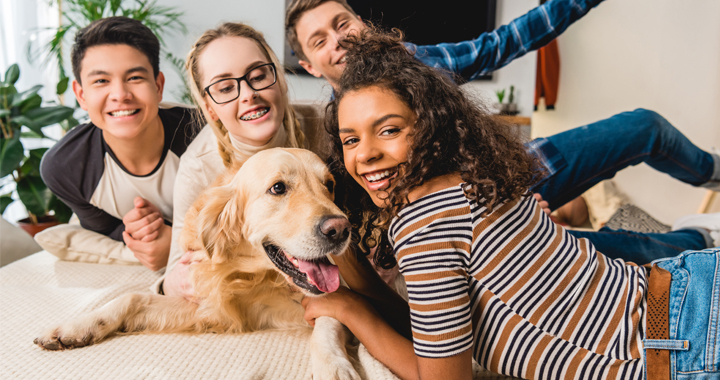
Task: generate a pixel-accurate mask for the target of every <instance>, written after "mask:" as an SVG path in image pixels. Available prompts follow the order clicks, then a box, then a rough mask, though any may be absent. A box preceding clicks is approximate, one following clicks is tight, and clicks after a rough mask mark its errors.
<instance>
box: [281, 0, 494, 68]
mask: <svg viewBox="0 0 720 380" xmlns="http://www.w3.org/2000/svg"><path fill="white" fill-rule="evenodd" d="M286 1H287V2H289V0H286ZM348 4H350V6H351V7H352V8H353V9H354V10H355V12H356V13H357V14H358V15H359V16H360V17H361V18H362V19H363V20H367V21H370V22H372V23H373V24H375V25H380V26H382V27H383V28H386V29H389V28H398V29H400V30H402V31H403V33H404V34H405V40H407V41H410V42H412V43H414V44H417V45H434V44H438V43H442V42H460V41H465V40H470V39H473V38H476V37H477V36H479V35H480V34H481V33H483V32H488V31H492V30H494V29H495V18H496V0H474V1H468V0H439V1H400V0H348ZM297 62H298V60H297V58H296V57H295V55H294V54H293V53H292V52H291V50H290V47H289V46H288V45H287V43H286V44H285V66H286V67H287V68H290V69H292V70H293V71H294V72H296V73H302V74H306V72H305V70H304V69H303V68H302V67H301V66H300V65H299V64H298V63H297ZM478 79H480V80H489V79H492V75H486V76H483V77H481V78H478Z"/></svg>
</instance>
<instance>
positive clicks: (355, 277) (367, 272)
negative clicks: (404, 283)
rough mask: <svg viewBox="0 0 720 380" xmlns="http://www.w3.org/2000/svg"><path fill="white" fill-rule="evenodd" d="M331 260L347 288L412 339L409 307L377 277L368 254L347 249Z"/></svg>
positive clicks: (407, 337) (392, 325) (403, 334)
mask: <svg viewBox="0 0 720 380" xmlns="http://www.w3.org/2000/svg"><path fill="white" fill-rule="evenodd" d="M333 259H334V261H335V264H337V266H338V268H339V269H340V274H341V275H342V277H343V279H344V280H345V282H347V284H348V286H349V287H350V289H352V290H353V291H355V292H357V293H359V294H361V295H363V296H365V297H366V299H367V301H368V302H369V303H370V305H372V307H373V308H374V309H375V310H376V311H377V312H378V313H379V314H380V316H381V318H382V319H383V320H385V321H387V323H389V325H390V326H391V327H392V328H393V329H394V330H395V331H397V332H398V333H399V334H400V335H401V336H403V337H405V338H406V339H412V330H411V327H410V307H409V306H408V304H407V302H405V300H404V299H403V298H402V297H400V295H399V294H397V293H396V292H395V291H394V290H393V289H392V288H390V286H388V284H386V283H385V281H383V280H382V278H380V275H378V274H377V272H376V271H375V269H374V268H373V267H372V265H371V264H370V261H368V259H367V257H365V256H364V255H363V254H362V253H360V254H356V251H355V250H354V249H352V248H350V249H347V250H346V251H345V252H344V253H343V254H341V255H333Z"/></svg>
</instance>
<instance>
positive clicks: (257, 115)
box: [240, 108, 270, 121]
mask: <svg viewBox="0 0 720 380" xmlns="http://www.w3.org/2000/svg"><path fill="white" fill-rule="evenodd" d="M269 111H270V108H263V109H261V110H260V111H257V112H251V113H249V114H245V115H242V116H240V120H245V121H248V120H255V119H259V118H261V117H262V116H263V115H265V114H266V113H268V112H269Z"/></svg>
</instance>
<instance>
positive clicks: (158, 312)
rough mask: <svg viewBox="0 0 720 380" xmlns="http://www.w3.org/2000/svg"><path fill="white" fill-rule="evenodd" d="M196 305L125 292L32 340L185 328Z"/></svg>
mask: <svg viewBox="0 0 720 380" xmlns="http://www.w3.org/2000/svg"><path fill="white" fill-rule="evenodd" d="M195 310H197V305H195V304H194V303H192V302H188V301H186V300H184V299H182V298H180V297H167V296H160V295H156V294H125V295H122V296H120V297H119V298H116V299H114V300H112V301H110V302H108V303H107V304H106V305H105V306H103V307H101V308H100V309H97V310H95V311H93V312H91V313H88V314H86V315H83V316H81V317H78V318H75V319H73V320H71V321H68V322H66V323H64V324H61V325H60V326H56V327H53V328H50V329H48V330H47V331H46V332H45V333H43V334H42V335H40V336H39V337H38V338H36V339H35V340H34V343H35V344H37V345H38V346H40V347H42V348H44V349H46V350H64V349H70V348H78V347H84V346H87V345H90V344H94V343H97V342H99V341H101V340H103V339H105V338H106V337H108V336H109V335H111V334H114V333H116V332H140V331H168V330H187V329H188V328H191V327H192V325H193V324H194V318H193V317H194V314H195Z"/></svg>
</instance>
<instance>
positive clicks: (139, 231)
mask: <svg viewBox="0 0 720 380" xmlns="http://www.w3.org/2000/svg"><path fill="white" fill-rule="evenodd" d="M133 203H134V205H135V208H133V209H132V210H130V211H129V212H128V213H127V214H125V216H124V217H123V224H124V225H125V231H127V233H128V234H130V236H131V237H132V238H133V239H135V240H140V241H144V242H150V241H153V240H155V239H156V238H157V237H158V235H159V233H160V227H161V226H162V225H164V224H165V220H163V217H162V213H161V212H160V209H159V208H157V207H156V206H155V205H154V204H152V203H150V201H148V200H147V199H144V198H142V197H135V199H134V200H133ZM126 244H127V243H126Z"/></svg>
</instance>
